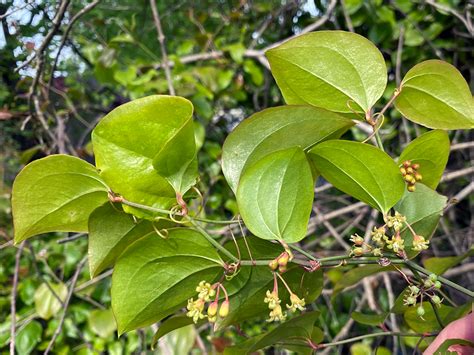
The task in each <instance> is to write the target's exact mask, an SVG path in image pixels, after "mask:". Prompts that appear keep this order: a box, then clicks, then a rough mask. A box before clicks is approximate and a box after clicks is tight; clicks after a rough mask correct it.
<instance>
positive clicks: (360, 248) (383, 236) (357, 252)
mask: <svg viewBox="0 0 474 355" xmlns="http://www.w3.org/2000/svg"><path fill="white" fill-rule="evenodd" d="M384 222H385V224H384V225H383V226H381V227H374V229H373V231H372V232H371V233H370V240H371V242H372V244H369V243H366V242H365V241H364V238H362V237H361V236H359V235H358V234H353V235H352V236H351V239H350V241H351V242H352V243H353V246H352V249H351V252H350V254H349V255H350V256H356V257H357V256H363V255H365V254H368V253H370V254H372V255H373V256H377V257H381V256H383V250H384V249H388V250H391V251H393V252H394V253H397V254H399V255H400V256H405V240H404V238H403V237H402V235H401V232H402V230H403V228H404V227H405V226H406V228H408V230H409V231H410V233H411V234H412V236H413V241H412V246H411V250H413V251H422V250H425V249H428V246H429V241H428V240H426V239H425V238H424V237H423V236H421V235H419V234H417V233H416V232H415V231H414V230H413V228H412V227H411V225H410V224H409V223H408V222H407V220H406V217H405V216H403V215H401V214H400V213H399V212H395V214H394V215H393V216H392V215H390V214H387V215H385V216H384ZM389 231H391V233H389ZM387 233H388V234H389V235H387Z"/></svg>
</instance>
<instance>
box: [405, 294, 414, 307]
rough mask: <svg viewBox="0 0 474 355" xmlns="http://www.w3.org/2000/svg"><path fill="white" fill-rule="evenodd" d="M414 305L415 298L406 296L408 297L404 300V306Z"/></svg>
mask: <svg viewBox="0 0 474 355" xmlns="http://www.w3.org/2000/svg"><path fill="white" fill-rule="evenodd" d="M415 304H416V298H415V297H412V296H408V297H407V298H406V299H405V305H406V306H411V305H415Z"/></svg>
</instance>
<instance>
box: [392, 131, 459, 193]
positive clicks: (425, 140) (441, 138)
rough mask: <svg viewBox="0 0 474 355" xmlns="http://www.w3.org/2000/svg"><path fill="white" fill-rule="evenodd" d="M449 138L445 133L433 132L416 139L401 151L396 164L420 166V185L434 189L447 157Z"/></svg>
mask: <svg viewBox="0 0 474 355" xmlns="http://www.w3.org/2000/svg"><path fill="white" fill-rule="evenodd" d="M449 148H450V144H449V137H448V134H447V133H446V132H445V131H441V130H435V131H430V132H427V133H425V134H423V135H421V136H420V137H418V138H416V139H415V140H414V141H412V142H411V143H410V144H408V145H407V146H406V148H405V149H404V150H403V152H402V154H401V155H400V158H399V159H398V163H399V164H401V163H403V162H404V161H405V160H410V161H411V162H412V163H417V164H420V168H419V169H418V172H419V173H420V174H421V175H422V176H423V179H422V181H421V183H423V184H425V185H426V186H429V187H431V188H432V189H433V190H434V189H436V186H438V183H439V181H440V179H441V176H442V175H443V171H444V168H445V167H446V163H447V162H448V157H449Z"/></svg>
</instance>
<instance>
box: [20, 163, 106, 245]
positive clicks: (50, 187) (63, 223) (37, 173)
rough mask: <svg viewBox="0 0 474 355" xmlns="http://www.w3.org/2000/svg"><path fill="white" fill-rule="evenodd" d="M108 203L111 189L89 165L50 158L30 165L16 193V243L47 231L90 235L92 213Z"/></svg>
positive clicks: (23, 171)
mask: <svg viewBox="0 0 474 355" xmlns="http://www.w3.org/2000/svg"><path fill="white" fill-rule="evenodd" d="M106 201H107V186H106V185H105V183H104V182H103V181H102V179H101V178H100V176H99V174H97V171H96V170H95V168H94V167H93V166H92V165H90V164H89V163H87V162H85V161H83V160H81V159H79V158H75V157H72V156H69V155H50V156H49V157H46V158H43V159H39V160H36V161H34V162H32V163H30V164H28V165H27V166H26V167H25V168H24V169H23V170H22V171H21V172H20V173H19V174H18V176H17V177H16V179H15V182H14V183H13V191H12V209H13V225H14V227H15V243H19V242H21V241H23V240H25V239H28V238H30V237H32V236H34V235H37V234H41V233H47V232H56V231H58V232H87V220H88V218H89V215H90V214H91V212H92V211H93V210H94V209H96V208H97V207H99V206H100V205H102V204H103V203H104V202H106Z"/></svg>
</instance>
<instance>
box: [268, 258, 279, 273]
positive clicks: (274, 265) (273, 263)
mask: <svg viewBox="0 0 474 355" xmlns="http://www.w3.org/2000/svg"><path fill="white" fill-rule="evenodd" d="M268 266H270V269H272V270H273V271H275V270H276V269H278V260H277V259H273V260H272V261H270V263H268Z"/></svg>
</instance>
